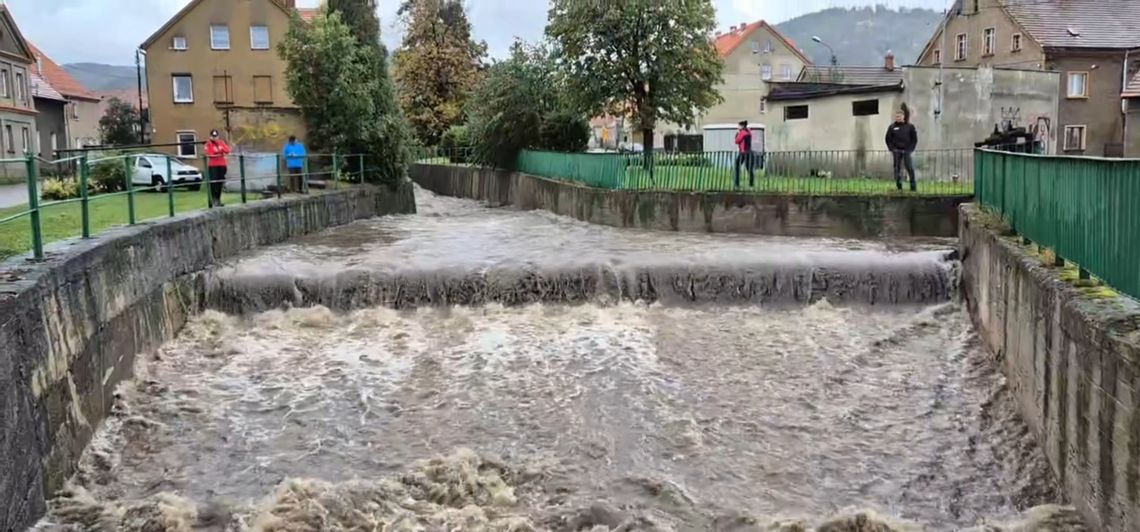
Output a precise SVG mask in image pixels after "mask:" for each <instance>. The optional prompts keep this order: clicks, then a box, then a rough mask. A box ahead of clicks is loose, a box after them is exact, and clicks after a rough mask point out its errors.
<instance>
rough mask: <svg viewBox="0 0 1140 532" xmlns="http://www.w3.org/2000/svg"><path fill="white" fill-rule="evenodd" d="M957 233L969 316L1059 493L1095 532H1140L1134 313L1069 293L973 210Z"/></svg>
mask: <svg viewBox="0 0 1140 532" xmlns="http://www.w3.org/2000/svg"><path fill="white" fill-rule="evenodd" d="M960 231H961V243H960V246H961V250H960V255H961V256H962V262H963V265H962V272H963V273H962V275H963V277H962V290H963V294H964V296H965V298H966V301H967V305H968V307H969V310H970V313H971V315H972V316H973V318H974V322H975V324H976V326H977V329H978V333H979V335H980V336H981V338H982V340H983V341H984V343H985V344H986V346H987V347H988V348H989V349H990V351H991V352H992V353H994V354H995V355H996V357H997V359H998V361H999V363H1000V364H1001V365H1002V369H1003V371H1004V373H1005V375H1006V377H1007V381H1008V385H1009V388H1010V390H1011V391H1012V392H1013V394H1014V396H1015V397H1016V399H1017V402H1018V406H1019V408H1020V410H1021V414H1022V416H1023V417H1024V418H1025V420H1026V422H1027V423H1028V425H1029V427H1030V428H1031V429H1032V430H1033V431H1034V432H1035V433H1036V434H1037V436H1038V441H1039V442H1040V444H1041V448H1042V449H1043V450H1044V452H1045V454H1046V456H1047V457H1048V459H1049V463H1050V465H1051V466H1052V468H1053V471H1054V473H1056V475H1057V479H1058V481H1059V482H1060V485H1061V486H1062V489H1063V490H1064V492H1065V493H1066V494H1067V495H1068V497H1069V499H1070V501H1071V502H1072V504H1074V505H1075V506H1076V507H1077V508H1078V510H1080V512H1081V514H1082V516H1083V517H1084V518H1085V520H1086V522H1087V523H1088V524H1089V525H1090V527H1091V529H1093V530H1119V531H1132V530H1140V366H1138V363H1140V305H1138V304H1137V303H1136V302H1135V301H1133V300H1131V299H1129V298H1125V297H1121V296H1112V295H1108V296H1106V295H1105V294H1104V293H1103V291H1097V290H1095V289H1094V290H1090V289H1085V288H1078V287H1075V286H1074V285H1073V283H1072V282H1071V281H1067V280H1064V278H1063V276H1062V275H1060V273H1061V270H1060V269H1058V268H1056V267H1052V266H1046V265H1045V263H1044V261H1043V260H1042V258H1041V257H1040V256H1038V255H1035V254H1033V253H1030V252H1029V250H1028V248H1027V247H1025V246H1022V245H1020V243H1019V241H1018V239H1017V238H1016V237H1014V236H1002V235H1004V234H1006V233H1007V232H1008V231H1007V229H1006V228H1005V226H1004V224H1002V223H1001V222H1000V220H997V219H996V218H994V217H992V216H990V215H987V214H985V213H982V212H980V211H979V210H978V209H977V208H975V207H974V206H973V205H966V206H963V207H962V216H961V229H960ZM1068 273H1069V274H1070V275H1069V277H1067V278H1071V277H1072V275H1071V273H1072V272H1068Z"/></svg>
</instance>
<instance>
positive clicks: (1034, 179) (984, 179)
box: [974, 150, 1140, 297]
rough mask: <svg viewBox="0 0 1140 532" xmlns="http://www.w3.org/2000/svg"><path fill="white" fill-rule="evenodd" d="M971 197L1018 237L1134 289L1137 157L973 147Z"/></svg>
mask: <svg viewBox="0 0 1140 532" xmlns="http://www.w3.org/2000/svg"><path fill="white" fill-rule="evenodd" d="M974 164H975V165H976V171H975V173H976V175H977V176H978V182H977V199H978V201H979V202H980V203H981V204H982V205H983V206H985V207H986V208H987V209H989V210H991V211H993V212H995V213H998V214H1000V215H1001V216H1002V218H1004V219H1005V221H1006V222H1007V223H1008V224H1009V225H1010V227H1011V228H1012V229H1013V230H1014V231H1015V232H1017V234H1019V235H1021V236H1022V237H1024V238H1026V239H1028V240H1031V241H1032V242H1034V243H1036V244H1038V245H1040V246H1044V247H1047V248H1049V249H1051V250H1053V252H1054V253H1055V254H1056V255H1057V257H1058V258H1059V259H1061V260H1068V261H1072V262H1075V263H1076V264H1078V265H1079V266H1080V268H1081V272H1082V277H1086V276H1087V274H1086V273H1085V272H1089V273H1091V274H1092V275H1095V276H1096V277H1098V278H1100V279H1102V280H1103V281H1105V282H1106V283H1107V284H1108V285H1109V286H1111V287H1113V288H1114V289H1116V290H1119V291H1121V292H1124V293H1126V294H1129V295H1131V296H1133V297H1140V267H1137V263H1138V262H1140V260H1138V258H1137V248H1136V244H1137V242H1140V208H1138V206H1140V159H1100V158H1091V157H1060V156H1046V155H1025V154H1014V153H1005V152H996V151H989V150H978V151H977V153H976V154H975V156H974Z"/></svg>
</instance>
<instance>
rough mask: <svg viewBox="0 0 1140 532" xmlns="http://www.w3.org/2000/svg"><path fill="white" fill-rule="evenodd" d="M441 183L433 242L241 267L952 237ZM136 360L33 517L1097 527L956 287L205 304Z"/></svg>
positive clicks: (315, 250) (245, 526)
mask: <svg viewBox="0 0 1140 532" xmlns="http://www.w3.org/2000/svg"><path fill="white" fill-rule="evenodd" d="M428 197H429V198H430V203H428V204H426V205H421V210H422V211H425V212H424V213H422V214H420V215H418V216H419V217H420V219H421V220H427V221H424V222H423V225H422V226H421V227H419V228H418V229H417V228H416V224H415V223H414V220H415V217H405V218H401V219H394V220H380V221H374V222H369V224H372V225H365V226H364V227H372V228H373V230H372V232H371V233H369V231H367V230H361V231H359V234H357V233H351V236H350V234H349V233H330V234H326V235H324V240H323V241H322V240H321V236H320V235H318V236H314V237H310V238H309V239H306V240H304V241H301V242H299V243H293V244H289V245H287V246H282V247H278V248H270V250H267V251H265V252H259V253H258V254H256V255H254V256H251V257H249V258H248V259H246V261H244V262H242V263H237V264H234V265H232V266H231V269H232V270H231V272H230V274H231V275H232V274H234V272H235V271H237V272H239V273H240V272H241V271H245V272H247V273H249V272H256V271H258V269H259V268H266V267H269V266H267V265H272V267H277V268H290V269H293V270H297V269H303V268H306V267H311V268H312V269H313V271H314V272H319V271H322V270H325V269H327V268H333V267H338V266H337V265H340V266H339V267H344V266H345V265H347V264H353V265H355V266H356V267H359V266H361V265H367V266H369V267H375V268H381V267H390V266H391V265H395V264H398V263H399V264H402V266H400V267H408V265H409V264H411V265H415V264H423V265H428V264H434V263H439V262H445V263H448V264H451V265H452V266H454V267H471V268H483V267H487V266H488V265H489V264H501V263H503V262H509V261H516V260H520V261H523V262H525V261H530V262H532V263H534V262H542V263H555V262H558V261H571V260H574V259H575V257H577V258H581V257H582V255H583V254H586V253H597V254H603V253H604V254H608V256H610V257H611V260H613V261H619V262H620V261H622V260H631V261H648V260H650V258H652V257H656V256H665V255H669V254H672V255H673V256H674V257H675V256H677V255H680V256H684V257H691V258H686V259H684V260H696V258H697V257H698V256H699V258H701V259H710V258H712V259H715V258H716V256H717V253H723V254H724V256H725V257H729V256H739V254H740V253H745V254H747V253H761V252H764V251H763V250H767V251H766V252H767V253H770V254H772V256H777V257H779V256H782V257H785V258H787V257H793V258H795V259H796V260H801V259H802V260H834V261H842V260H843V257H844V255H843V254H844V253H854V254H855V255H851V256H850V259H851V260H852V261H864V260H870V261H874V260H875V259H874V258H873V257H874V256H875V255H876V254H877V255H878V256H880V257H883V258H884V260H891V257H894V258H899V257H905V256H906V255H905V254H907V253H913V254H914V255H912V256H911V258H910V259H905V260H914V261H916V263H917V262H923V261H927V262H929V261H932V260H934V259H932V258H930V257H931V256H930V255H929V252H931V250H936V249H938V246H940V245H943V244H942V243H937V242H936V243H922V244H914V243H909V244H905V245H902V244H891V245H888V244H881V243H852V242H842V241H819V240H813V241H796V240H784V241H779V240H748V239H746V238H743V237H740V238H737V237H715V238H709V239H708V240H703V239H702V238H704V237H703V236H700V237H698V236H696V235H673V234H660V233H629V234H628V235H624V236H617V235H621V233H618V232H616V231H617V230H611V229H601V228H594V227H592V226H584V225H582V224H577V223H575V222H570V221H567V220H563V219H559V218H555V217H551V216H548V215H540V214H534V213H516V212H510V211H488V210H486V209H482V210H481V208H480V207H478V206H477V205H475V204H473V203H471V202H456V201H454V200H441V199H439V198H431V197H430V196H428ZM465 217H466V218H467V219H466V220H464V218H465ZM444 226H448V227H452V228H453V229H454V232H455V233H458V234H450V232H449V231H445V230H442V229H440V228H441V227H444ZM358 228H359V226H358ZM480 235H482V236H480ZM512 235H514V236H512ZM575 235H578V236H575ZM583 235H594V236H583ZM598 235H601V236H598ZM516 237H517V238H518V239H521V240H522V241H524V242H523V243H520V242H519V241H512V240H511V239H512V238H516ZM449 238H450V239H454V240H453V241H451V242H450V243H445V242H440V240H441V239H443V240H446V239H449ZM480 238H481V239H482V240H480ZM591 238H593V239H595V240H594V244H582V241H583V240H585V241H586V242H587V243H588V242H590V241H591V240H590V239H591ZM679 242H680V244H679ZM725 243H736V244H737V245H738V247H743V248H748V250H746V251H742V252H738V253H737V254H736V255H732V254H731V253H730V251H731V249H732V248H731V246H727V245H726V244H725ZM702 246H703V247H702ZM781 246H782V247H781ZM751 248H755V249H751ZM448 249H452V250H460V249H461V250H462V251H454V252H452V253H448V252H447V250H448ZM516 249H517V250H523V249H530V250H535V249H537V251H530V252H527V253H530V254H529V255H527V254H526V253H523V254H522V258H521V259H520V258H519V257H518V255H512V253H513V250H516ZM694 249H695V250H696V252H694V251H693V250H694ZM717 250H720V251H717ZM520 252H521V251H520ZM646 257H649V258H646ZM821 257H823V258H825V259H820V258H821ZM869 257H871V258H869ZM924 263H925V262H924ZM391 267H395V266H391ZM136 373H137V376H136V379H135V380H133V381H132V382H128V383H124V385H123V386H122V387H121V391H120V393H119V396H118V400H117V405H116V409H115V410H116V411H115V414H114V415H113V416H112V417H111V418H110V419H108V420H107V421H106V422H105V423H104V426H103V427H102V428H101V429H100V430H99V431H98V433H97V435H96V437H95V439H94V441H93V442H92V443H91V445H90V446H89V448H88V450H87V452H86V453H85V454H84V457H83V459H82V463H81V466H80V472H79V474H77V476H76V478H75V479H74V480H73V481H72V483H71V487H70V488H69V489H68V490H67V491H66V492H65V493H63V494H61V496H60V497H58V498H56V499H55V500H53V501H52V502H51V513H50V514H49V516H48V517H46V518H45V519H44V520H43V521H42V522H41V523H40V525H39V528H40V529H43V530H51V529H61V528H62V529H72V530H91V529H96V530H98V529H103V530H297V531H300V530H573V531H578V530H677V531H682V530H684V531H688V530H726V531H727V530H740V531H743V530H789V531H791V530H805V529H812V528H815V529H818V530H829V531H841V530H850V531H856V530H868V531H871V530H876V531H878V530H883V531H886V530H934V531H941V530H962V529H969V528H971V527H979V528H977V529H976V530H1010V531H1012V530H1025V531H1032V530H1055V531H1067V530H1083V527H1082V526H1081V524H1080V521H1079V519H1078V518H1077V517H1076V516H1075V514H1074V513H1073V511H1072V510H1071V509H1069V508H1068V507H1065V506H1055V505H1054V504H1056V503H1062V502H1063V501H1062V499H1061V497H1060V495H1059V493H1058V492H1057V490H1056V487H1055V483H1054V481H1053V480H1052V478H1051V476H1050V473H1049V468H1048V465H1047V464H1046V462H1045V460H1044V458H1043V456H1042V454H1041V453H1040V451H1039V450H1038V449H1037V448H1036V446H1035V444H1034V443H1033V438H1032V435H1031V434H1029V432H1028V430H1027V428H1026V426H1025V425H1024V423H1023V422H1022V421H1021V420H1020V419H1019V418H1018V416H1017V415H1016V413H1015V410H1014V404H1013V402H1012V398H1011V397H1010V395H1009V394H1008V392H1007V390H1006V389H1005V387H1004V380H1003V378H1002V377H1001V375H1000V373H999V371H998V370H997V368H996V366H995V365H994V361H993V359H992V357H990V356H989V355H988V354H986V352H985V351H984V349H982V348H981V346H980V344H979V342H978V339H977V337H976V335H975V333H974V331H973V329H972V327H971V326H970V323H969V318H968V316H967V315H966V314H965V313H964V311H963V310H962V309H961V307H960V306H959V305H958V304H957V303H954V302H939V303H931V304H922V305H893V306H890V305H888V306H882V305H879V306H874V307H870V306H861V305H832V304H830V303H828V302H827V301H819V302H814V303H811V304H805V305H801V306H798V307H794V308H780V309H773V308H767V307H765V306H763V305H709V304H693V305H684V304H666V303H652V304H648V303H630V302H612V301H611V302H607V303H605V304H577V305H566V304H556V303H551V304H524V305H509V306H503V305H500V304H495V303H491V304H485V305H476V306H422V307H419V308H414V309H404V310H396V309H391V308H386V307H375V308H363V309H355V310H345V311H341V312H334V311H332V310H329V309H327V308H325V307H320V306H315V307H308V308H292V309H284V310H270V311H267V312H258V313H251V314H246V315H228V314H223V313H220V312H216V311H207V312H205V313H204V314H202V315H200V316H198V317H197V318H195V319H194V320H193V321H192V323H190V324H189V325H188V326H187V327H186V329H185V330H184V331H183V332H182V333H181V334H180V336H179V337H178V338H177V339H176V340H174V341H172V342H170V343H169V344H167V345H165V346H163V347H162V348H161V349H159V350H158V352H156V353H152V354H147V355H145V356H140V360H139V362H138V367H137V371H136ZM984 526H991V527H992V528H981V527H984Z"/></svg>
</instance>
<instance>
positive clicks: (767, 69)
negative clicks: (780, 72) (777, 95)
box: [760, 63, 772, 81]
mask: <svg viewBox="0 0 1140 532" xmlns="http://www.w3.org/2000/svg"><path fill="white" fill-rule="evenodd" d="M760 79H762V80H764V81H771V80H772V65H771V64H768V63H764V64H763V65H760Z"/></svg>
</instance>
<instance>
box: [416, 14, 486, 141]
mask: <svg viewBox="0 0 1140 532" xmlns="http://www.w3.org/2000/svg"><path fill="white" fill-rule="evenodd" d="M400 13H401V14H402V15H403V16H404V17H406V19H407V26H408V27H407V33H405V34H404V41H403V43H402V45H401V46H400V49H399V50H397V51H396V54H395V58H394V67H395V68H394V74H395V78H396V84H397V86H398V87H399V95H400V106H401V107H402V108H403V110H404V115H405V116H406V117H407V118H408V122H409V123H410V124H411V126H412V130H413V132H414V133H415V135H416V137H417V138H418V139H419V140H420V142H422V143H424V144H426V145H435V144H436V143H438V142H439V139H440V136H441V135H442V134H443V132H444V131H447V129H448V128H449V127H451V126H453V125H456V124H459V123H460V122H462V120H463V104H464V102H465V101H466V99H467V94H468V93H469V92H470V91H471V89H473V88H474V87H475V84H476V83H478V82H479V78H480V75H481V71H482V65H483V58H484V57H486V55H487V45H486V43H483V42H476V41H475V40H474V39H473V38H472V37H471V23H470V22H469V21H468V20H467V13H466V12H465V11H464V9H463V3H462V2H461V1H460V0H405V2H404V3H403V4H402V5H401V6H400Z"/></svg>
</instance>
